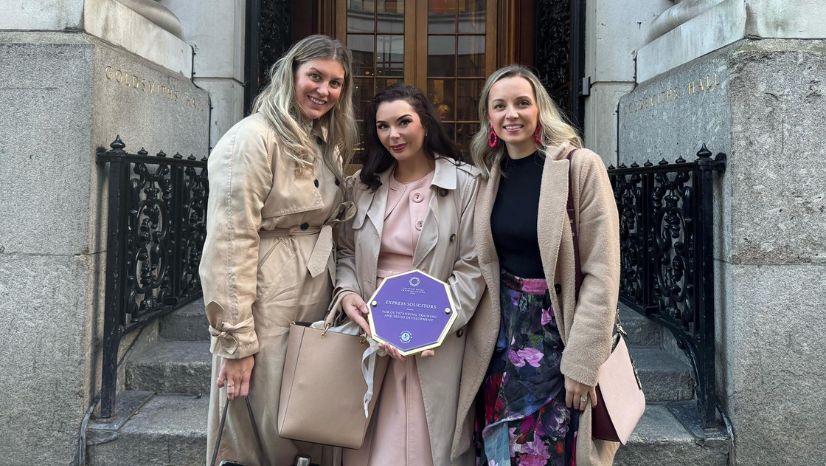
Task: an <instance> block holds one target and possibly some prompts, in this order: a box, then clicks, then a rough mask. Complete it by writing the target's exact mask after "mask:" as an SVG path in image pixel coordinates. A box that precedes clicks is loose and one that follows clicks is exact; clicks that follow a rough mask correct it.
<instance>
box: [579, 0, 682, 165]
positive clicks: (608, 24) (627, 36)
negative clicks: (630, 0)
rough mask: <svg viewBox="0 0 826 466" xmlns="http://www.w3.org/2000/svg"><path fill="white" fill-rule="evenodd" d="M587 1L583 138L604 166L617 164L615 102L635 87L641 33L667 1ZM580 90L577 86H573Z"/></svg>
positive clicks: (664, 6)
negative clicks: (630, 3) (630, 4)
mask: <svg viewBox="0 0 826 466" xmlns="http://www.w3.org/2000/svg"><path fill="white" fill-rule="evenodd" d="M638 3H639V5H635V7H634V8H628V6H627V5H626V4H625V3H624V2H617V1H613V0H588V1H587V2H586V13H585V23H586V24H585V76H586V77H587V78H590V82H591V86H590V96H589V97H588V98H587V99H586V100H585V122H584V132H585V134H584V136H585V144H586V145H587V146H588V148H590V149H592V150H593V151H595V152H596V153H598V154H599V155H601V156H602V158H603V160H605V162H606V165H608V164H615V163H616V160H617V159H616V155H617V103H618V102H619V99H620V97H622V96H623V95H625V94H627V93H628V92H630V91H631V89H633V88H634V84H635V79H634V54H635V53H636V50H637V49H638V48H639V47H640V46H642V45H643V44H644V38H645V33H644V32H645V29H644V28H642V27H641V24H647V23H649V22H651V21H652V20H653V19H654V18H655V17H656V16H657V14H658V13H660V12H661V11H663V10H664V9H666V8H668V7H669V6H671V2H670V1H669V0H653V1H646V2H638ZM575 85H577V86H579V85H580V83H575Z"/></svg>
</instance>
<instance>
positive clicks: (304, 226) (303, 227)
mask: <svg viewBox="0 0 826 466" xmlns="http://www.w3.org/2000/svg"><path fill="white" fill-rule="evenodd" d="M298 228H301V229H302V230H306V229H307V228H310V224H309V223H307V222H304V223H302V224H301V225H299V226H298Z"/></svg>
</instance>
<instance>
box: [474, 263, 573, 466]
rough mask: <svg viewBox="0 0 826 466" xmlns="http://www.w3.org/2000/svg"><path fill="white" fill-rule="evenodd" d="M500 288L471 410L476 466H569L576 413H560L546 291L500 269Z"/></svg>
mask: <svg viewBox="0 0 826 466" xmlns="http://www.w3.org/2000/svg"><path fill="white" fill-rule="evenodd" d="M500 285H501V286H500V290H501V297H500V309H501V313H502V316H501V317H502V320H501V325H500V327H499V336H498V338H497V340H496V348H495V350H494V353H493V357H492V358H491V362H490V366H489V367H488V372H487V374H486V376H485V379H484V381H483V383H482V388H481V390H480V392H479V395H478V399H477V403H476V406H477V409H478V412H477V416H476V435H475V439H476V445H477V451H478V455H479V456H478V462H477V464H479V465H485V466H507V465H514V466H516V465H519V466H546V465H547V466H550V465H553V466H575V464H576V460H575V456H576V452H575V446H576V431H577V428H578V425H579V412H578V411H574V410H570V409H568V408H566V407H565V380H564V377H563V376H562V373H561V372H560V370H559V365H560V361H561V359H562V349H563V345H562V339H561V337H560V336H559V330H558V328H557V326H556V320H555V319H554V310H553V307H552V306H551V299H550V295H549V292H548V285H547V283H546V282H545V279H544V278H520V277H517V276H515V275H513V274H510V273H508V272H507V271H505V270H504V269H503V270H502V271H501V284H500Z"/></svg>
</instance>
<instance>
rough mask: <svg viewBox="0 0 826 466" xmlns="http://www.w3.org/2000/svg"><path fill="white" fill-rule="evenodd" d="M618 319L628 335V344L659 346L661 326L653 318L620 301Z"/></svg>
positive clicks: (660, 342) (661, 336)
mask: <svg viewBox="0 0 826 466" xmlns="http://www.w3.org/2000/svg"><path fill="white" fill-rule="evenodd" d="M620 321H621V322H622V328H623V329H624V330H625V333H626V334H627V335H628V344H629V345H634V346H660V345H661V344H662V338H663V334H662V332H663V328H662V327H661V326H660V325H659V324H657V323H656V322H654V321H653V320H651V319H649V318H648V317H645V316H644V315H642V314H640V313H639V312H637V311H634V310H633V309H631V308H630V307H628V306H626V305H625V304H622V303H620Z"/></svg>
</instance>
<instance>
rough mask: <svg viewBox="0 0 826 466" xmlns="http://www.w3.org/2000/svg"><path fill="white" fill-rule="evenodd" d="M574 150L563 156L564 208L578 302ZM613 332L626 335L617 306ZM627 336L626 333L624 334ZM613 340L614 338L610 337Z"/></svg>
mask: <svg viewBox="0 0 826 466" xmlns="http://www.w3.org/2000/svg"><path fill="white" fill-rule="evenodd" d="M574 152H576V149H574V150H572V151H570V152H568V155H566V156H565V159H567V160H568V202H567V205H566V206H565V207H566V210H567V211H568V221H569V222H570V223H571V238H572V240H573V243H574V287H575V288H574V289H575V290H576V295H575V296H576V301H577V302H579V289H580V288H582V279H583V278H582V263H581V262H580V258H579V233H578V229H577V223H576V210H574V188H573V179H574V168H573V167H574V162H573V158H574ZM614 333H616V334H618V335H626V333H625V329H624V328H622V323H621V322H620V316H619V307H617V315H616V318H615V319H614ZM626 336H627V335H626ZM612 340H614V338H612ZM616 344H617V341H614V342H613V343H612V345H611V347H612V349H613V347H614V346H616Z"/></svg>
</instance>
